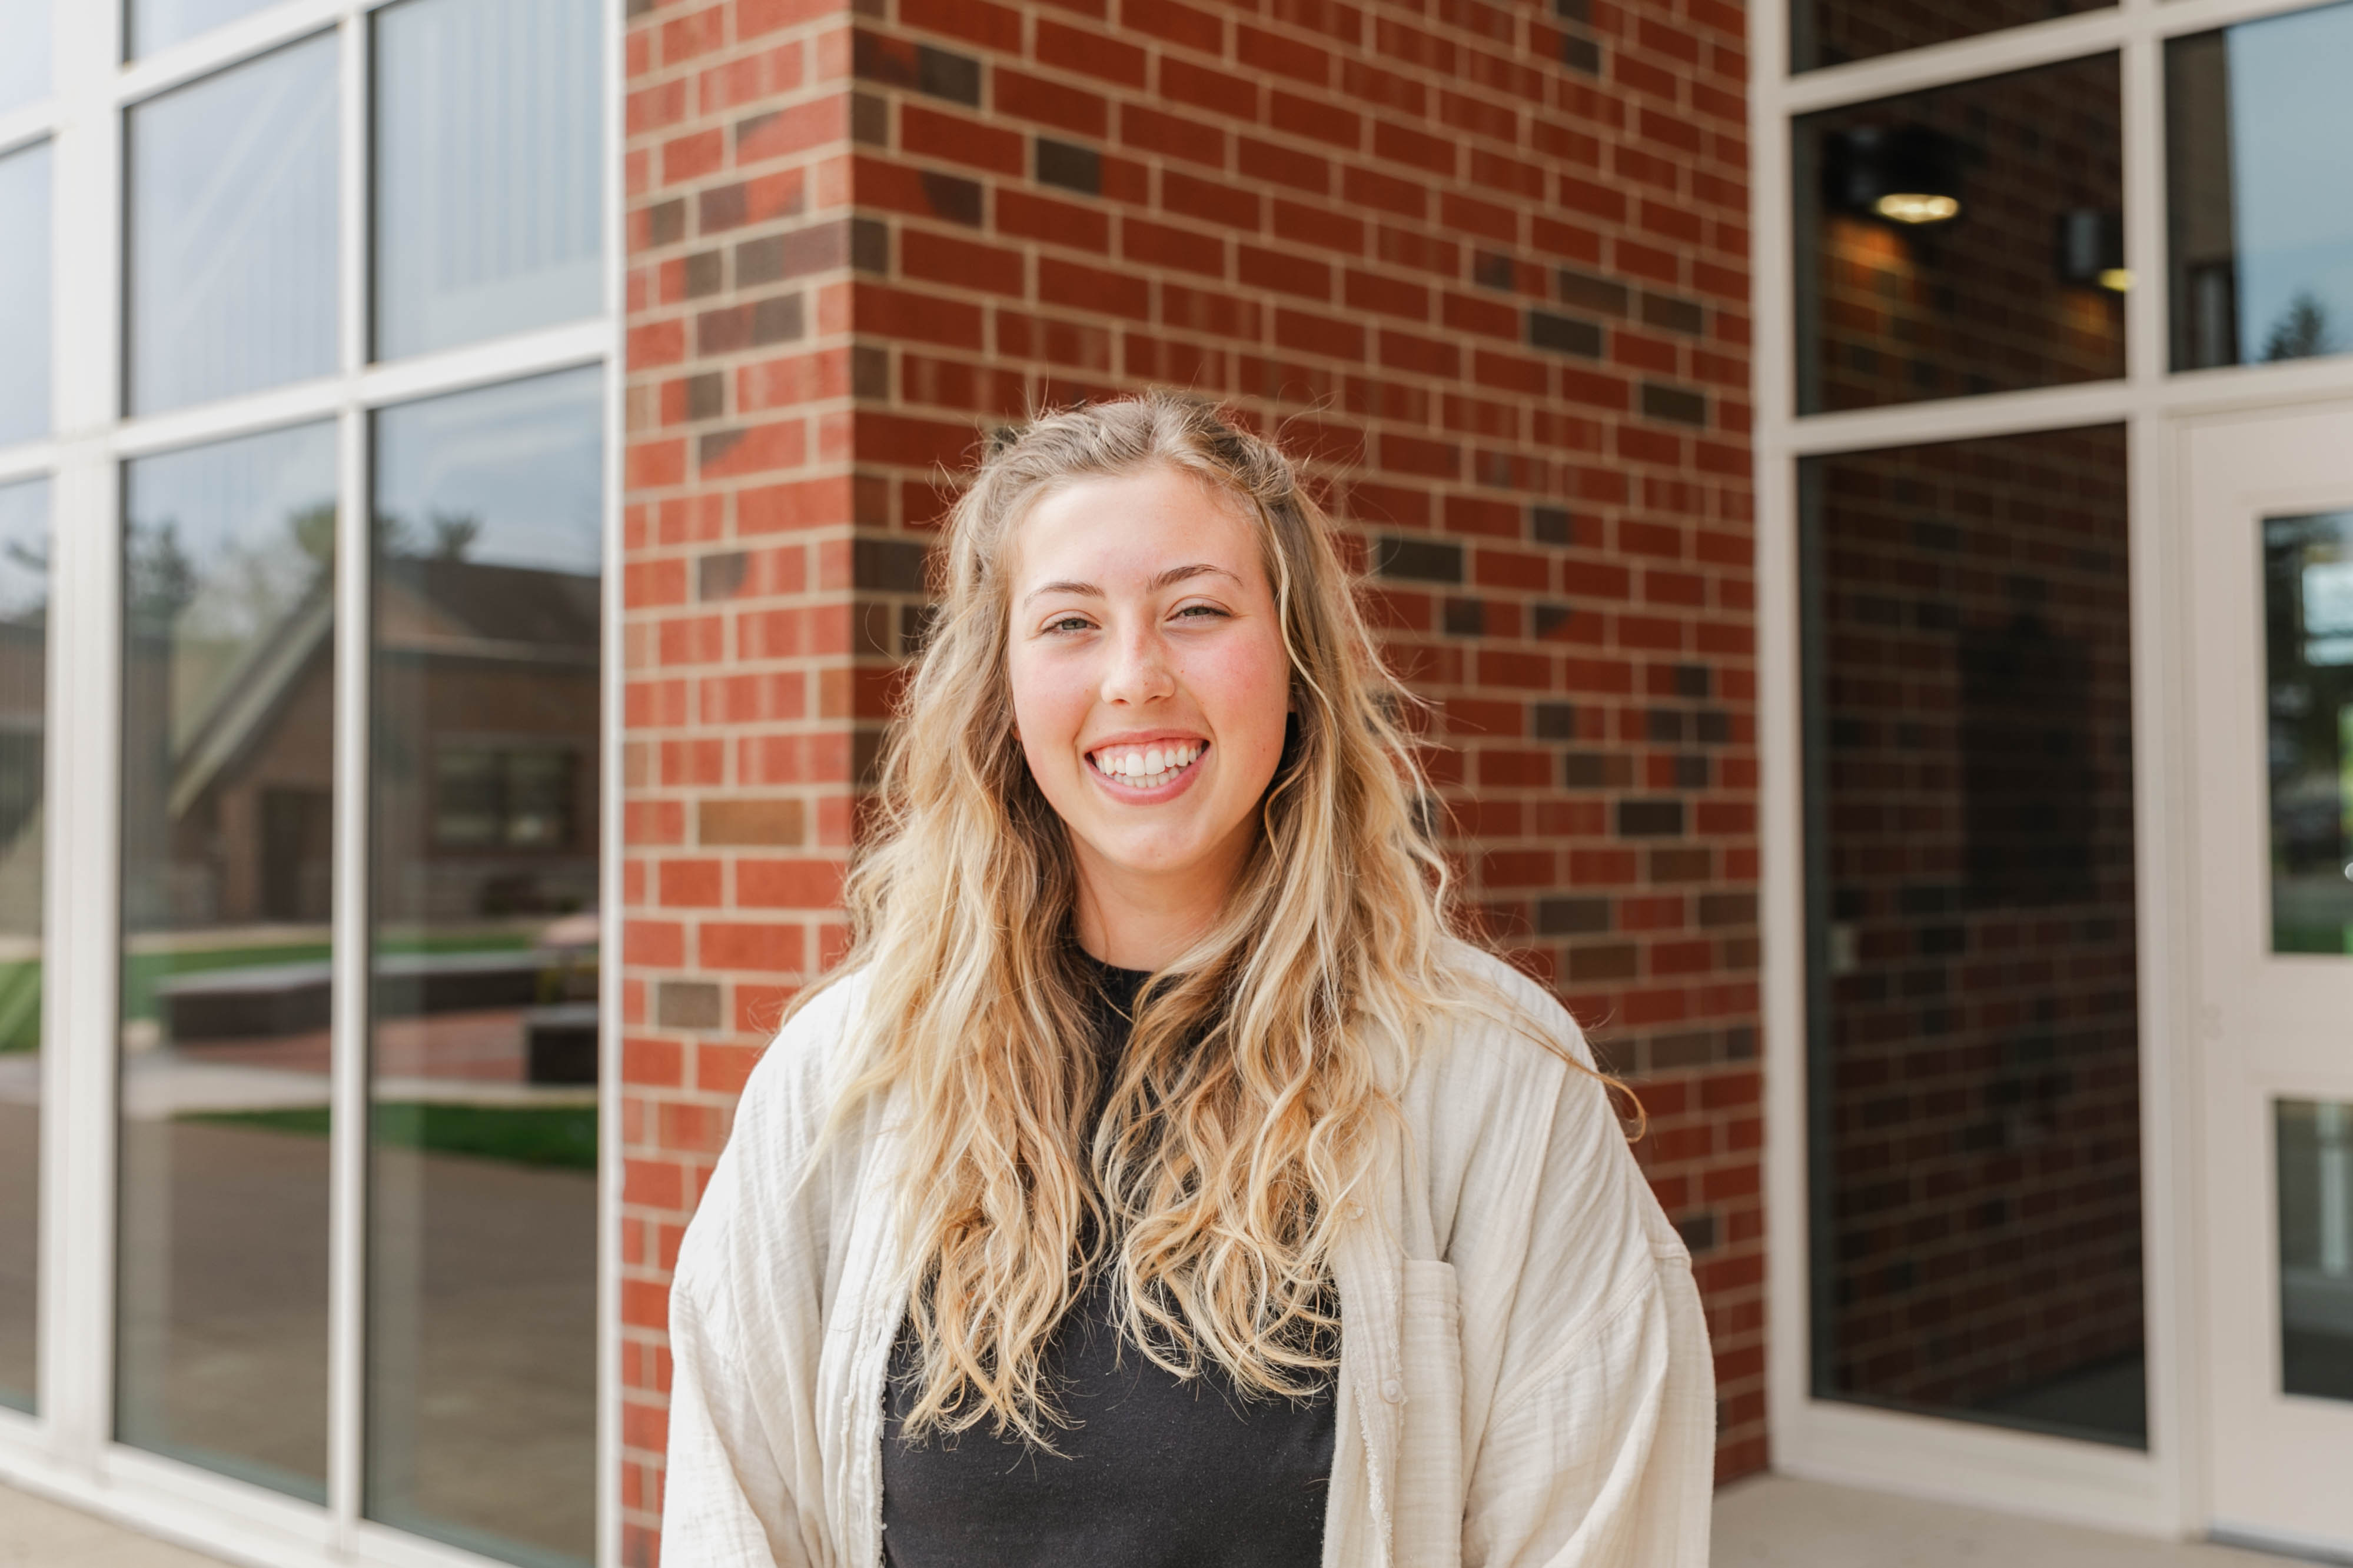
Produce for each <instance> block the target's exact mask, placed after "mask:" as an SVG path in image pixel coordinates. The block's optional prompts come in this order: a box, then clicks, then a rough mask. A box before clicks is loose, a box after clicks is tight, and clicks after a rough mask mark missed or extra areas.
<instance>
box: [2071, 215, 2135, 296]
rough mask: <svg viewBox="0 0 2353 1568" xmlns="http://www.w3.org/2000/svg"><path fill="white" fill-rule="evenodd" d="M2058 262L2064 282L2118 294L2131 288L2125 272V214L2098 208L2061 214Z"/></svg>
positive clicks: (2128, 275) (2130, 279) (2130, 278)
mask: <svg viewBox="0 0 2353 1568" xmlns="http://www.w3.org/2000/svg"><path fill="white" fill-rule="evenodd" d="M2058 258H2059V278H2060V280H2061V281H2062V282H2065V283H2072V284H2074V285H2075V286H2076V287H2078V288H2083V289H2107V290H2109V291H2110V292H2111V293H2116V294H2121V293H2123V292H2124V291H2125V290H2126V289H2129V288H2131V287H2132V274H2131V273H2130V272H2128V271H2126V269H2125V220H2124V215H2123V214H2122V213H2112V212H2102V211H2101V210H2100V209H2098V208H2097V207H2075V208H2073V209H2071V210H2070V211H2067V212H2063V213H2061V214H2060V215H2059V229H2058Z"/></svg>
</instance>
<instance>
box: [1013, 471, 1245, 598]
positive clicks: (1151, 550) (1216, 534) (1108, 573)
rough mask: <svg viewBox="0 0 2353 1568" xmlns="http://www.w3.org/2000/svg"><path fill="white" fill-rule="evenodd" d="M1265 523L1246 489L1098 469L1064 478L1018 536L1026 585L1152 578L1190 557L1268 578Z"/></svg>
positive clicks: (1016, 577)
mask: <svg viewBox="0 0 2353 1568" xmlns="http://www.w3.org/2000/svg"><path fill="white" fill-rule="evenodd" d="M1258 533H1259V531H1258V529H1257V528H1255V527H1254V526H1252V523H1251V522H1250V520H1248V519H1247V518H1246V517H1245V516H1244V515H1243V510H1242V507H1241V505H1240V502H1239V501H1238V500H1236V498H1234V497H1232V496H1229V495H1227V494H1225V493H1223V492H1221V491H1219V490H1218V489H1214V488H1212V487H1211V486H1209V485H1208V484H1206V483H1204V482H1203V481H1201V480H1199V479H1195V478H1194V477H1193V476H1191V475H1189V474H1186V473H1182V472H1179V471H1177V470H1176V469H1172V468H1148V469H1144V470H1141V471H1139V472H1136V473H1133V474H1120V475H1094V476H1089V477H1087V478H1084V479H1072V480H1070V481H1068V482H1067V483H1064V484H1061V485H1058V486H1056V487H1055V488H1054V489H1052V490H1051V491H1050V492H1049V493H1048V494H1047V495H1045V496H1042V497H1040V498H1039V500H1038V501H1037V502H1036V504H1034V505H1033V506H1031V507H1030V508H1029V509H1028V510H1027V513H1026V515H1024V516H1023V517H1022V519H1021V520H1020V521H1019V522H1018V523H1017V524H1016V525H1015V527H1014V529H1013V530H1012V533H1011V537H1010V538H1009V539H1008V546H1009V553H1010V555H1011V557H1012V559H1011V561H1010V562H1009V563H1008V564H1009V565H1010V567H1011V571H1010V572H1009V573H1008V576H1009V577H1010V578H1011V579H1012V581H1013V582H1014V584H1016V586H1017V591H1018V592H1021V593H1027V592H1029V591H1030V590H1031V588H1032V586H1034V584H1037V583H1039V582H1042V581H1046V580H1049V579H1060V578H1067V577H1070V576H1071V574H1073V573H1084V574H1089V575H1088V577H1087V580H1088V581H1090V582H1092V583H1094V584H1095V585H1097V586H1100V587H1102V588H1104V589H1106V590H1110V589H1114V588H1119V587H1128V586H1134V585H1139V584H1149V583H1150V582H1151V581H1152V580H1153V579H1155V578H1159V577H1161V576H1163V575H1164V574H1168V573H1170V572H1172V571H1176V570H1178V569H1180V568H1183V567H1186V566H1187V565H1207V566H1210V567H1215V568H1219V569H1221V570H1223V571H1225V572H1227V573H1229V574H1233V575H1235V576H1237V577H1239V578H1240V579H1242V580H1244V581H1246V582H1263V581H1264V578H1265V573H1264V569H1263V564H1262V562H1261V545H1260V540H1259V538H1258Z"/></svg>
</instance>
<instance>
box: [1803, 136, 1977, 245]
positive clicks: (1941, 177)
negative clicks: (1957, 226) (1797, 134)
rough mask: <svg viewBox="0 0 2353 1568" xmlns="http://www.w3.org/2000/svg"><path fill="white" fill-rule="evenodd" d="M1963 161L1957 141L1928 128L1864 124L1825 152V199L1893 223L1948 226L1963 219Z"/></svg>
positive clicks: (1835, 205)
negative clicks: (1961, 169) (1940, 224)
mask: <svg viewBox="0 0 2353 1568" xmlns="http://www.w3.org/2000/svg"><path fill="white" fill-rule="evenodd" d="M1960 162H1961V161H1960V154H1959V149H1958V148H1957V147H1956V146H1955V145H1954V143H1953V141H1952V139H1951V138H1950V137H1947V136H1946V135H1944V134H1943V133H1942V132H1936V131H1932V130H1930V129H1929V128H1928V127H1927V126H1926V125H1895V126H1884V125H1858V126H1855V127H1854V128H1853V129H1852V130H1848V131H1841V132H1834V133H1832V134H1831V136H1830V138H1829V139H1828V142H1827V143H1826V144H1825V145H1824V147H1823V149H1822V198H1823V200H1824V202H1825V203H1827V204H1828V205H1830V206H1831V207H1832V208H1833V209H1836V210H1839V211H1842V212H1851V213H1863V214H1868V215H1869V216H1873V217H1881V218H1885V219H1887V220H1888V221H1889V222H1891V223H1900V224H1910V225H1920V224H1934V223H1946V222H1948V221H1950V220H1951V219H1953V218H1957V217H1958V216H1960V215H1961V172H1960Z"/></svg>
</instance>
